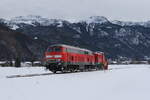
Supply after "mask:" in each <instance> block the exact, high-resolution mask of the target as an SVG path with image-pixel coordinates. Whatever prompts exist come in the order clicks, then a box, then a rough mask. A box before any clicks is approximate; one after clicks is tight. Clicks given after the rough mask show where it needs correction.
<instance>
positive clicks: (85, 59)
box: [45, 46, 108, 69]
mask: <svg viewBox="0 0 150 100" xmlns="http://www.w3.org/2000/svg"><path fill="white" fill-rule="evenodd" d="M60 47H61V49H62V50H61V52H46V53H45V60H48V59H61V61H63V62H72V63H91V64H96V63H102V64H103V65H104V69H108V62H107V60H106V58H105V56H104V53H92V54H79V53H70V52H66V51H65V49H66V48H67V47H64V46H60ZM54 55H61V56H62V57H60V58H55V57H52V58H46V56H54ZM72 57H73V59H72Z"/></svg>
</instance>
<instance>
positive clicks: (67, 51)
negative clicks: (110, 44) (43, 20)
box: [44, 44, 108, 73]
mask: <svg viewBox="0 0 150 100" xmlns="http://www.w3.org/2000/svg"><path fill="white" fill-rule="evenodd" d="M44 66H45V67H46V69H48V70H50V71H52V72H53V73H57V71H61V72H62V73H64V72H79V71H80V72H83V71H91V70H107V69H108V61H107V59H106V57H105V55H104V53H103V52H93V51H91V50H88V49H84V48H79V47H75V46H70V45H65V44H55V45H51V46H49V47H48V48H47V50H46V52H45V55H44Z"/></svg>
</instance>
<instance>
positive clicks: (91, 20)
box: [80, 16, 109, 24]
mask: <svg viewBox="0 0 150 100" xmlns="http://www.w3.org/2000/svg"><path fill="white" fill-rule="evenodd" d="M80 22H86V23H87V24H91V23H97V24H103V23H107V22H109V21H108V19H107V18H106V17H104V16H91V17H89V18H86V19H83V20H81V21H80Z"/></svg>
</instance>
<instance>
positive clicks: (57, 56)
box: [54, 55, 62, 58]
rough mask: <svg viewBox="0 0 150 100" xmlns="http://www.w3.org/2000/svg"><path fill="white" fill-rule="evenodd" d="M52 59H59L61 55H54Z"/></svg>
mask: <svg viewBox="0 0 150 100" xmlns="http://www.w3.org/2000/svg"><path fill="white" fill-rule="evenodd" d="M54 57H55V58H61V57H62V55H55V56H54Z"/></svg>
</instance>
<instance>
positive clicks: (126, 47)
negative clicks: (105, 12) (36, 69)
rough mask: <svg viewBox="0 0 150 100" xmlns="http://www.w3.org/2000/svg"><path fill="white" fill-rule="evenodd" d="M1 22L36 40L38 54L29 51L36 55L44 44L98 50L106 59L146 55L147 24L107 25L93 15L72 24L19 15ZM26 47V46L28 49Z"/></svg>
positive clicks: (149, 40) (149, 37)
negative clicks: (103, 53) (38, 48)
mask: <svg viewBox="0 0 150 100" xmlns="http://www.w3.org/2000/svg"><path fill="white" fill-rule="evenodd" d="M4 22H5V23H6V24H7V25H8V26H9V27H10V28H11V29H13V30H15V31H17V32H20V33H23V34H24V35H26V36H28V38H30V39H31V40H33V41H36V43H38V44H39V45H40V46H41V47H40V52H41V53H39V51H37V50H34V49H31V48H30V51H31V52H32V53H35V55H37V54H38V56H41V55H42V54H43V52H44V50H45V48H47V46H48V45H51V44H57V43H59V44H69V45H73V46H78V47H83V48H88V49H90V50H93V51H102V52H105V53H106V55H107V56H108V57H109V58H117V57H128V58H144V57H146V56H147V57H149V56H150V53H149V50H150V34H149V33H150V28H149V27H148V26H149V25H148V23H149V22H147V23H146V22H145V23H144V22H143V23H144V24H141V23H140V24H139V23H138V24H137V23H134V24H133V23H132V24H130V23H124V22H121V21H112V22H111V21H109V20H108V19H107V18H105V17H101V16H93V17H90V18H88V19H85V20H81V21H78V22H76V23H71V22H69V21H65V20H60V19H48V18H42V17H40V16H27V17H23V16H20V17H16V18H13V19H11V20H9V21H4ZM22 43H24V42H22ZM36 43H35V44H33V45H32V47H33V48H37V47H38V45H36ZM29 44H30V43H29ZM29 44H26V46H30V45H29Z"/></svg>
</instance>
